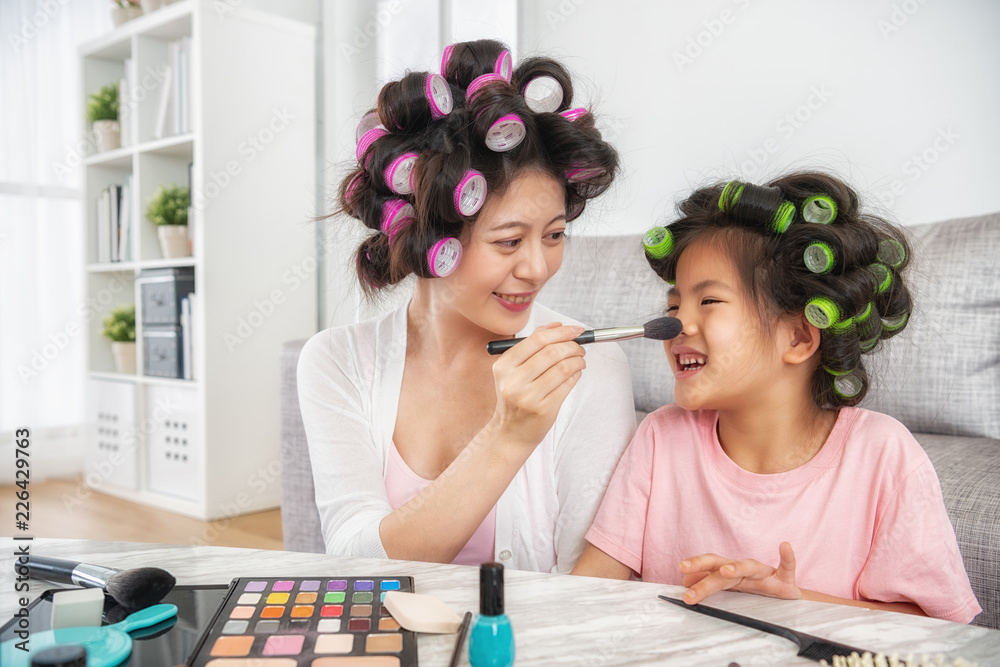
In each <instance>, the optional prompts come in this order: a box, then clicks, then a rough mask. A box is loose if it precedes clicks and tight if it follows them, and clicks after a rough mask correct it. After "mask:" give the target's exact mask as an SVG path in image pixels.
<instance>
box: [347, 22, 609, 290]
mask: <svg viewBox="0 0 1000 667" xmlns="http://www.w3.org/2000/svg"><path fill="white" fill-rule="evenodd" d="M504 50H506V47H505V46H504V45H503V44H502V43H500V42H498V41H495V40H489V39H484V40H478V41H475V42H463V43H459V44H455V45H453V47H452V51H451V55H450V57H449V58H448V59H447V64H446V66H445V69H444V71H443V72H442V73H441V74H442V75H443V76H444V78H445V80H446V81H447V83H448V86H449V88H450V90H451V95H452V98H453V108H452V110H451V112H450V113H449V114H448V115H446V116H444V117H443V118H435V117H434V115H432V112H431V109H430V105H429V104H428V102H427V99H426V98H425V96H424V90H425V84H426V81H427V77H428V76H430V75H431V73H429V72H409V73H407V74H406V75H405V76H404V77H403V78H402V79H400V80H398V81H391V82H389V83H387V84H386V85H385V86H383V88H382V90H381V91H380V92H379V96H378V103H377V107H376V108H375V109H374V110H373V111H374V112H375V113H377V115H378V119H379V122H380V124H381V125H382V126H384V127H385V128H386V129H387V130H388V134H385V135H384V136H382V137H380V138H378V139H377V140H375V141H374V142H373V143H372V144H371V146H370V147H369V148H368V149H367V150H366V151H365V154H364V155H361V156H360V159H359V160H358V163H357V165H356V166H355V167H354V169H353V170H352V171H351V173H349V174H348V175H347V176H346V177H345V178H344V179H343V181H342V182H341V184H340V189H339V193H338V198H337V204H338V206H337V210H336V211H335V213H334V214H333V215H337V214H338V213H347V214H348V215H350V216H351V217H354V218H358V219H359V220H361V222H362V223H363V224H364V225H365V226H366V227H368V228H369V229H371V230H373V231H374V232H376V233H375V234H372V235H371V236H369V237H368V238H366V239H365V240H364V241H363V242H362V243H361V245H360V247H359V248H358V249H357V252H356V254H355V266H356V269H357V273H358V277H359V278H360V279H361V286H362V289H364V291H365V293H366V294H367V295H369V296H371V295H372V294H374V293H375V292H376V291H378V290H379V289H381V288H383V287H386V286H388V285H394V284H396V283H398V282H399V281H401V280H402V279H403V278H405V277H406V276H408V275H410V274H411V273H413V274H416V275H418V276H422V277H424V278H430V277H432V274H431V273H430V270H429V268H428V267H427V260H426V253H427V251H428V249H429V248H430V247H431V246H432V245H434V243H436V242H437V241H438V240H440V239H442V238H445V237H449V236H454V237H459V238H460V237H461V232H462V231H463V227H464V226H465V225H471V224H472V223H474V222H475V220H476V217H477V216H476V215H472V216H463V215H461V214H460V213H459V212H458V211H457V210H456V208H455V204H454V191H455V187H456V185H457V184H458V183H459V181H460V180H461V179H462V177H463V176H464V175H465V173H466V171H467V170H469V169H476V170H478V171H480V172H481V173H482V174H483V176H484V177H485V178H486V184H487V196H488V197H489V196H493V195H502V194H503V193H504V192H505V191H506V190H507V187H508V186H509V185H510V183H511V181H512V180H513V179H514V178H516V177H517V176H518V175H520V174H521V173H522V172H524V171H526V170H531V169H534V170H538V171H540V172H544V173H547V174H549V175H551V176H553V177H554V178H555V179H556V180H558V181H559V182H560V183H562V184H563V185H564V186H565V191H566V219H567V220H572V219H574V218H576V217H578V216H579V215H580V214H581V213H582V212H583V209H584V206H585V204H586V201H587V200H588V199H590V198H592V197H596V196H597V195H599V194H601V193H602V192H604V191H605V190H606V189H607V188H608V186H610V185H611V182H612V180H613V179H614V176H615V172H616V171H617V169H618V153H617V151H616V150H615V149H614V148H613V147H612V146H611V145H610V144H608V143H606V142H605V141H603V140H602V138H601V133H600V132H599V131H598V130H597V128H596V127H595V125H594V117H593V115H592V114H591V113H590V112H589V111H588V112H587V113H585V114H583V115H582V116H580V117H577V118H576V119H575V120H569V119H567V118H565V117H564V116H562V115H560V114H559V111H563V110H565V109H567V108H569V106H570V103H571V102H572V96H573V86H572V82H571V80H570V76H569V74H568V73H567V71H566V69H565V68H564V67H563V66H562V65H560V64H559V63H558V62H556V61H554V60H551V59H549V58H528V59H525V60H523V61H521V62H520V63H519V64H518V65H517V67H516V68H515V69H514V71H513V75H512V78H511V81H510V83H507V82H505V81H498V82H493V83H491V84H489V85H486V86H483V87H481V88H479V90H478V92H476V94H475V95H473V98H472V100H471V101H470V100H467V99H466V89H467V88H468V86H469V84H470V83H472V81H473V79H475V78H476V77H478V76H480V75H483V74H488V73H493V72H494V66H495V63H496V62H497V58H498V57H499V56H500V55H501V54H502V53H503V51H504ZM537 76H550V77H552V78H553V79H555V80H556V81H558V82H559V83H560V84H561V85H562V88H563V101H562V104H561V105H560V106H559V108H558V109H557V110H556V111H553V112H543V113H535V112H533V111H531V110H530V109H529V108H528V106H527V104H526V102H525V100H524V98H523V97H522V94H523V91H524V86H525V85H527V83H528V82H529V81H530V80H531V79H533V78H535V77H537ZM508 114H516V115H517V116H519V117H520V118H521V120H522V121H523V123H524V128H525V132H526V134H525V137H524V139H523V140H522V141H521V143H520V144H518V145H517V146H515V147H514V148H513V149H511V150H508V151H506V152H502V153H500V152H494V151H492V150H491V149H490V148H488V147H487V146H486V143H485V137H486V133H487V131H488V130H489V128H490V126H491V125H492V124H493V123H494V122H496V121H497V120H498V119H499V118H501V117H502V116H505V115H508ZM403 153H416V154H417V155H418V157H417V159H416V163H415V165H414V167H413V183H414V187H413V193H412V194H409V195H400V194H397V193H395V192H393V191H392V190H391V189H390V188H389V186H388V185H387V184H386V181H385V176H384V173H385V169H386V168H387V167H388V166H389V165H390V164H391V163H392V161H393V160H394V159H396V158H397V157H399V156H400V155H402V154H403ZM581 169H585V170H586V171H583V172H581V171H579V170H581ZM573 170H577V172H576V174H574V178H573V179H572V181H571V180H570V179H568V178H567V176H566V173H567V172H572V171H573ZM581 174H582V176H581ZM393 199H403V200H405V201H406V202H408V203H409V204H411V205H412V206H413V207H414V209H415V211H416V216H415V219H414V220H413V221H412V222H411V223H410V224H407V225H405V226H402V227H401V228H400V229H398V231H396V230H394V232H393V236H392V244H391V245H390V244H389V239H388V236H387V235H386V234H384V233H381V218H382V210H383V207H384V206H385V205H386V203H387V202H389V201H390V200H393Z"/></svg>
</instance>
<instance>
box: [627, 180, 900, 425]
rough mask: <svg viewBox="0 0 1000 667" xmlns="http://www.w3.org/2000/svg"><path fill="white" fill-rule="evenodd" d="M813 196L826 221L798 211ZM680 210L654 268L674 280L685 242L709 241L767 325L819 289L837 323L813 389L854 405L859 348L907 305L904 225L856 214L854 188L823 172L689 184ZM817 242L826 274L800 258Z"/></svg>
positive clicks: (823, 402)
mask: <svg viewBox="0 0 1000 667" xmlns="http://www.w3.org/2000/svg"><path fill="white" fill-rule="evenodd" d="M741 185H742V189H741V188H740V186H741ZM816 196H825V197H827V198H829V200H832V202H833V204H834V205H835V206H836V209H835V210H836V216H835V218H834V220H833V221H832V222H831V223H829V224H820V223H817V222H806V220H805V219H804V218H803V212H804V211H808V209H806V208H804V205H805V204H807V202H809V201H810V199H811V198H813V197H816ZM786 202H788V203H790V204H791V205H793V206H794V207H795V210H794V217H792V218H791V224H790V225H788V226H787V228H786V229H785V231H783V232H782V231H779V230H780V229H781V228H782V225H780V224H777V223H776V222H775V221H776V220H779V219H781V215H780V213H781V212H782V211H787V210H788V205H787V204H786ZM783 205H784V206H785V208H784V209H781V207H782V206H783ZM827 208H828V207H827ZM779 209H781V210H779ZM677 210H678V213H679V214H680V218H679V219H678V220H677V221H675V222H673V223H671V224H670V225H668V226H667V229H668V230H669V231H670V234H671V237H672V239H673V246H672V248H671V249H670V252H669V254H668V255H666V256H665V257H662V258H660V259H654V258H652V257H651V256H650V255H649V254H648V253H647V255H646V258H647V260H648V261H649V264H650V266H651V267H652V268H653V270H654V271H656V273H657V274H658V275H659V276H660V277H661V278H663V279H664V280H666V281H668V282H671V283H672V282H674V281H675V279H676V271H677V261H678V259H679V257H680V256H681V254H682V253H683V252H684V250H685V248H688V247H690V246H691V244H693V243H694V242H695V241H700V240H701V241H707V242H710V243H713V244H715V245H716V247H719V248H721V249H722V250H723V251H724V252H725V253H726V254H727V256H728V257H729V258H730V259H731V260H732V262H733V265H734V266H735V268H736V271H737V273H738V274H739V275H740V277H741V279H742V281H743V286H744V289H745V290H746V293H747V295H748V297H749V299H750V301H751V303H752V304H753V305H754V308H755V310H756V312H757V315H758V320H759V322H760V324H761V327H762V328H763V329H764V330H765V331H769V330H770V326H771V325H772V324H773V323H774V322H775V321H776V320H777V319H779V318H781V317H785V316H789V315H801V314H802V313H804V312H806V306H807V304H808V303H809V302H810V301H811V300H813V299H815V298H816V297H825V298H826V299H829V301H830V302H832V303H833V305H834V306H835V307H836V308H837V310H838V311H839V323H834V325H832V326H829V327H827V328H825V329H822V330H821V331H822V333H821V336H820V346H819V364H818V366H817V368H816V371H815V373H814V375H813V380H812V395H813V398H814V400H815V401H816V404H817V405H818V406H820V407H834V408H836V407H841V406H847V405H857V404H858V403H860V402H861V401H862V399H864V397H865V394H866V393H867V391H868V386H869V379H868V371H867V369H866V368H865V364H864V359H863V355H864V354H866V353H868V352H870V351H872V350H873V349H875V348H876V347H878V345H879V343H880V342H881V341H882V340H885V339H887V338H890V337H892V336H894V335H896V334H897V333H899V332H900V331H902V330H903V328H904V327H905V326H906V323H907V319H908V317H909V313H910V309H911V307H912V302H911V299H910V293H909V290H908V289H907V287H906V284H905V283H904V282H903V276H902V274H903V271H904V270H905V269H906V267H907V265H908V264H909V260H910V246H909V243H908V242H907V239H906V236H905V234H904V233H903V231H902V230H901V229H900V228H899V227H897V226H895V225H893V224H892V223H890V222H888V221H887V220H885V219H883V218H880V217H877V216H874V215H870V214H866V213H862V212H861V211H860V200H859V197H858V195H857V193H855V192H854V190H852V189H851V188H850V187H849V186H848V185H846V184H845V183H844V182H843V181H841V180H840V179H838V178H836V177H834V176H831V175H829V174H824V173H820V172H808V171H804V172H796V173H792V174H789V175H787V176H782V177H780V178H777V179H774V180H773V181H771V182H769V183H767V185H766V186H764V187H761V186H757V185H752V184H740V183H738V182H735V181H734V182H731V184H730V185H729V186H728V187H727V184H726V183H718V184H715V185H711V186H708V187H703V188H700V189H698V190H696V191H695V192H694V193H693V194H692V195H691V196H690V197H688V198H687V199H685V200H684V201H682V202H680V204H678V206H677ZM812 210H814V211H815V210H816V209H812ZM789 215H791V213H789ZM807 215H808V213H807ZM810 217H811V216H810ZM814 219H815V218H814ZM815 243H822V244H825V246H826V248H827V249H829V250H831V251H832V257H831V262H830V266H829V268H828V269H827V270H826V272H820V273H816V272H814V271H813V270H811V269H810V268H809V267H808V266H807V265H806V263H805V261H804V255H805V252H806V248H807V247H809V246H810V245H812V244H815ZM824 256H825V254H824ZM813 268H814V269H817V267H816V266H814V267H813ZM846 376H850V377H851V378H853V379H852V380H851V382H853V383H855V386H854V387H852V391H848V392H844V391H841V390H839V389H838V388H837V387H835V385H834V383H835V382H838V381H839V382H843V378H845V377H846ZM842 386H845V385H838V387H842Z"/></svg>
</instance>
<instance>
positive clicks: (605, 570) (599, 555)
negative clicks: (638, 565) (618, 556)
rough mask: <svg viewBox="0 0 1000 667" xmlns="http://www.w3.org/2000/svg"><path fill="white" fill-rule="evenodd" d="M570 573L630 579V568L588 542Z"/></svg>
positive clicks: (603, 577)
mask: <svg viewBox="0 0 1000 667" xmlns="http://www.w3.org/2000/svg"><path fill="white" fill-rule="evenodd" d="M570 574H576V575H580V576H583V577H600V578H602V579H631V578H632V568H630V567H629V566H628V565H623V564H622V563H619V562H618V561H617V560H615V559H614V558H612V557H611V556H609V555H608V554H606V553H604V552H603V551H601V550H600V549H598V548H597V547H595V546H594V545H593V544H588V545H587V548H586V549H584V550H583V555H582V556H580V560H578V561H577V562H576V567H574V568H573V571H572V572H571V573H570Z"/></svg>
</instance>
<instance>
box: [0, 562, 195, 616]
mask: <svg viewBox="0 0 1000 667" xmlns="http://www.w3.org/2000/svg"><path fill="white" fill-rule="evenodd" d="M27 561H28V562H27V563H15V568H17V567H25V566H27V568H28V576H29V577H31V578H32V579H41V580H43V581H52V582H56V583H60V584H75V585H77V586H83V587H84V588H102V589H104V592H105V593H107V594H108V595H110V596H111V597H113V598H114V599H115V601H117V602H118V603H119V604H121V605H123V606H125V607H127V608H128V609H131V610H136V609H142V608H144V607H148V606H149V605H151V604H156V603H157V602H159V601H160V600H162V599H163V596H164V595H166V594H167V593H169V592H170V589H172V588H173V587H174V583H176V580H175V579H174V576H173V575H172V574H170V573H169V572H167V571H166V570H161V569H160V568H158V567H136V568H132V569H131V570H117V569H115V568H112V567H103V566H101V565H90V564H88V563H78V562H76V561H72V560H62V559H60V558H45V557H44V556H28V558H27Z"/></svg>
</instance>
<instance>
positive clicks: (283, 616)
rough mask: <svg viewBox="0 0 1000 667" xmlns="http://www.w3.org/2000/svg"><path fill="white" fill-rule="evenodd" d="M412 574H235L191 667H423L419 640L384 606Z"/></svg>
mask: <svg viewBox="0 0 1000 667" xmlns="http://www.w3.org/2000/svg"><path fill="white" fill-rule="evenodd" d="M389 591H406V592H413V578H412V577H284V578H265V577H257V578H249V577H241V578H239V579H233V582H232V584H231V585H230V587H229V591H228V593H227V594H226V599H225V600H224V601H223V603H222V604H221V605H220V606H219V609H218V611H217V612H216V615H215V618H213V619H212V622H211V623H210V624H209V626H208V627H207V628H206V630H205V632H204V633H202V636H201V638H200V639H199V640H198V644H197V645H196V646H195V649H194V651H193V652H192V653H191V657H190V658H189V659H188V665H190V666H191V667H416V665H417V638H416V635H415V634H414V633H412V632H409V631H407V630H404V629H402V628H401V627H400V626H399V623H397V622H396V620H395V619H394V618H393V617H392V615H391V614H390V613H389V610H387V609H386V608H385V607H384V606H383V605H382V601H383V600H384V599H385V594H386V593H387V592H389Z"/></svg>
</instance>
